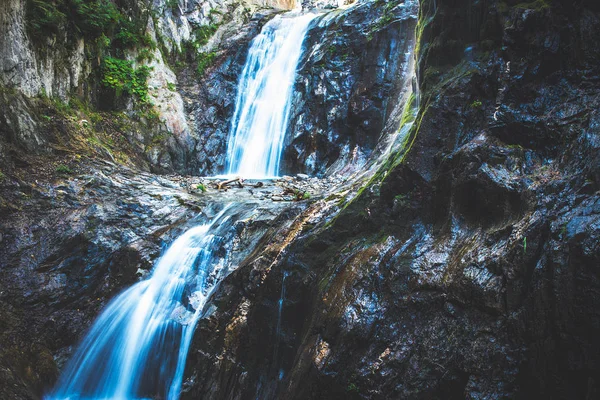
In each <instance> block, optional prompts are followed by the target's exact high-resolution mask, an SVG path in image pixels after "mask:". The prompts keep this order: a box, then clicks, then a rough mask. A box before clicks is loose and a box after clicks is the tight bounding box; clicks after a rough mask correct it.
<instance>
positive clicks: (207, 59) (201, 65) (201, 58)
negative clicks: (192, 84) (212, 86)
mask: <svg viewBox="0 0 600 400" xmlns="http://www.w3.org/2000/svg"><path fill="white" fill-rule="evenodd" d="M216 57H217V53H215V52H214V51H212V52H210V53H198V56H197V62H198V66H197V67H196V73H197V74H198V76H204V73H205V72H206V69H207V68H208V67H210V66H211V65H212V63H213V61H214V60H215V58H216Z"/></svg>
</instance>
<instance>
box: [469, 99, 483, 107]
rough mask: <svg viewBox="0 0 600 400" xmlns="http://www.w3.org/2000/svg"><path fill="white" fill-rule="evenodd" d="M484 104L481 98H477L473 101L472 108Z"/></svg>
mask: <svg viewBox="0 0 600 400" xmlns="http://www.w3.org/2000/svg"><path fill="white" fill-rule="evenodd" d="M482 105H483V103H482V102H481V101H479V100H475V101H474V102H472V103H471V106H470V107H471V108H481V106H482Z"/></svg>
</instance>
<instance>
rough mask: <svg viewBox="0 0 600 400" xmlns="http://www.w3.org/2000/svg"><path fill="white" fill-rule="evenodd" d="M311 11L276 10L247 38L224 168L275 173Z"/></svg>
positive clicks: (249, 174)
mask: <svg viewBox="0 0 600 400" xmlns="http://www.w3.org/2000/svg"><path fill="white" fill-rule="evenodd" d="M315 17H316V14H305V15H299V16H298V15H296V16H293V15H292V16H286V15H277V16H276V17H275V18H273V19H272V20H271V21H269V22H268V23H267V24H266V25H265V26H264V27H263V29H262V31H261V33H260V34H259V35H258V36H257V37H256V38H254V40H252V43H251V46H250V50H249V52H248V58H247V60H246V64H245V65H244V69H243V70H242V75H241V77H240V81H239V84H238V89H237V97H236V105H235V112H234V115H233V120H232V122H231V129H230V133H229V141H228V146H227V159H226V171H225V172H226V173H227V174H230V175H233V174H235V175H243V176H244V177H249V178H264V177H273V176H277V175H278V174H279V162H280V158H281V151H282V147H283V140H284V137H285V132H286V130H287V125H288V120H289V116H290V106H291V102H292V94H293V88H294V82H295V79H296V69H297V66H298V61H299V60H300V56H301V54H302V43H303V41H304V37H305V35H306V32H307V30H308V26H309V24H310V22H311V21H312V20H313V18H315Z"/></svg>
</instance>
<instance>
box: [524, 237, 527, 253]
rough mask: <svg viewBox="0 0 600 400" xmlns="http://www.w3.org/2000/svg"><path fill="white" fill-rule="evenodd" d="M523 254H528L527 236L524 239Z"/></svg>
mask: <svg viewBox="0 0 600 400" xmlns="http://www.w3.org/2000/svg"><path fill="white" fill-rule="evenodd" d="M523 254H527V236H525V237H524V238H523Z"/></svg>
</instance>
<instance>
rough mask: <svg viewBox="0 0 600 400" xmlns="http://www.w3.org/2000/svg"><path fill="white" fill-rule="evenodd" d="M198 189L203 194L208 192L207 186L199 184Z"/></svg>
mask: <svg viewBox="0 0 600 400" xmlns="http://www.w3.org/2000/svg"><path fill="white" fill-rule="evenodd" d="M196 189H198V190H199V191H201V192H202V193H204V192H206V186H205V185H204V184H203V183H199V184H198V185H197V186H196Z"/></svg>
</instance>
